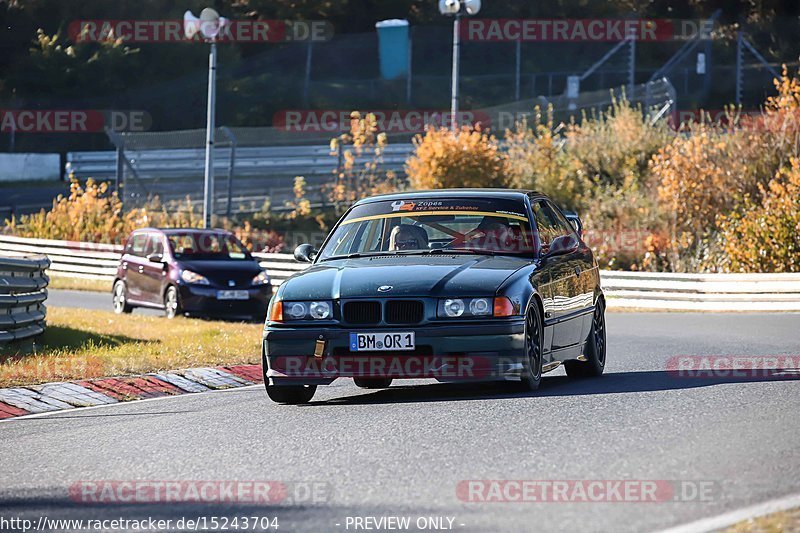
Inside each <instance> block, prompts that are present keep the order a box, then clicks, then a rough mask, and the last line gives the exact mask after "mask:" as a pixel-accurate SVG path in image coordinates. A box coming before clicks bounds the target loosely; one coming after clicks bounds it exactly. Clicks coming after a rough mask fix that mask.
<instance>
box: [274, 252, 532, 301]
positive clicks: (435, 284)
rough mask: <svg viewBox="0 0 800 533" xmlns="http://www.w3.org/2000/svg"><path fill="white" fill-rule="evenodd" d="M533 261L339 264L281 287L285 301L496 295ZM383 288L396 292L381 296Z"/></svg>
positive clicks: (415, 259)
mask: <svg viewBox="0 0 800 533" xmlns="http://www.w3.org/2000/svg"><path fill="white" fill-rule="evenodd" d="M530 262H531V260H530V259H527V258H523V257H510V256H488V255H461V254H457V255H441V256H439V255H437V256H430V255H428V256H377V257H364V258H357V259H337V260H333V261H325V262H322V263H319V264H316V265H314V266H312V267H311V268H309V269H308V270H305V271H303V272H301V273H299V274H296V275H294V276H292V277H291V278H289V279H288V280H287V281H286V282H284V284H283V285H282V286H281V299H282V300H313V299H320V300H322V299H325V300H336V299H340V298H363V297H373V298H374V297H376V296H378V297H397V296H417V297H424V296H433V297H436V296H449V295H463V296H491V295H494V294H495V292H496V291H497V289H498V287H499V286H500V285H501V284H502V283H503V281H504V280H506V279H507V278H508V277H509V276H510V275H512V274H513V273H514V272H515V271H517V270H519V269H520V268H522V267H523V266H525V265H527V264H530ZM384 285H386V286H390V287H391V289H389V290H387V291H385V292H378V287H381V286H384Z"/></svg>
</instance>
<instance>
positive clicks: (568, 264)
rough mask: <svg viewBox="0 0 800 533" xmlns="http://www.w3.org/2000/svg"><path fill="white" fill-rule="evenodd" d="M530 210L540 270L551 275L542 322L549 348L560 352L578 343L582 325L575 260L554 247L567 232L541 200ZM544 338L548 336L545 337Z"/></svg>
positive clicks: (552, 210)
mask: <svg viewBox="0 0 800 533" xmlns="http://www.w3.org/2000/svg"><path fill="white" fill-rule="evenodd" d="M531 207H532V209H533V216H534V220H535V222H536V227H537V230H538V232H539V246H540V257H541V265H542V269H543V270H546V271H548V272H549V273H550V283H549V284H548V285H547V289H546V291H545V294H543V295H542V297H543V299H544V300H545V302H544V311H545V316H544V323H545V326H546V327H547V326H549V327H550V328H551V329H552V343H551V349H552V350H553V351H558V350H563V349H566V348H569V347H571V346H575V345H577V344H578V343H579V342H580V339H581V337H580V335H581V330H582V325H583V324H582V322H581V321H582V318H578V317H577V314H576V313H577V311H579V307H578V306H577V296H578V292H579V291H578V288H577V275H576V270H575V267H576V265H575V258H574V257H573V254H572V253H561V252H563V250H556V249H554V248H553V244H554V242H555V241H556V239H558V238H559V237H563V236H565V235H567V234H568V230H566V229H565V228H563V227H562V226H561V223H560V222H559V219H558V217H557V215H556V212H555V210H554V209H553V207H552V206H550V205H549V204H548V202H547V201H545V200H541V199H540V200H535V201H533V202H532V203H531ZM556 244H557V243H556ZM576 319H578V321H577V322H576ZM547 337H549V335H546V337H545V338H546V339H547Z"/></svg>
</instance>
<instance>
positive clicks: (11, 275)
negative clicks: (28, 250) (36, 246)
mask: <svg viewBox="0 0 800 533" xmlns="http://www.w3.org/2000/svg"><path fill="white" fill-rule="evenodd" d="M49 266H50V260H49V259H48V258H47V257H45V256H43V255H35V256H27V257H0V344H4V343H7V342H11V341H14V340H18V339H25V338H28V337H33V336H34V335H39V334H40V333H42V332H43V331H44V327H45V316H46V311H47V309H46V308H45V305H44V302H45V300H46V299H47V283H48V281H49V278H48V277H47V274H46V273H45V271H46V270H47V268H48V267H49Z"/></svg>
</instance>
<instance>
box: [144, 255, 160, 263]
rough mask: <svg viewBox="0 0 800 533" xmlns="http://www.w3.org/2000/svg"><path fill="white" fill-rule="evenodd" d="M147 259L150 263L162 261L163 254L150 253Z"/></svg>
mask: <svg viewBox="0 0 800 533" xmlns="http://www.w3.org/2000/svg"><path fill="white" fill-rule="evenodd" d="M147 260H148V261H150V262H151V263H163V262H164V256H163V255H162V254H150V255H148V256H147Z"/></svg>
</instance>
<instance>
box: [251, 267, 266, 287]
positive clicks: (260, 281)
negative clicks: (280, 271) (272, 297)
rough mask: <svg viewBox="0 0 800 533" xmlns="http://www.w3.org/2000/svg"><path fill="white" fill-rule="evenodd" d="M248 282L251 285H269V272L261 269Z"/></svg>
mask: <svg viewBox="0 0 800 533" xmlns="http://www.w3.org/2000/svg"><path fill="white" fill-rule="evenodd" d="M250 283H251V284H253V285H269V274H267V271H266V270H262V271H261V272H259V273H258V274H257V275H256V277H254V278H253V279H252V280H250Z"/></svg>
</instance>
